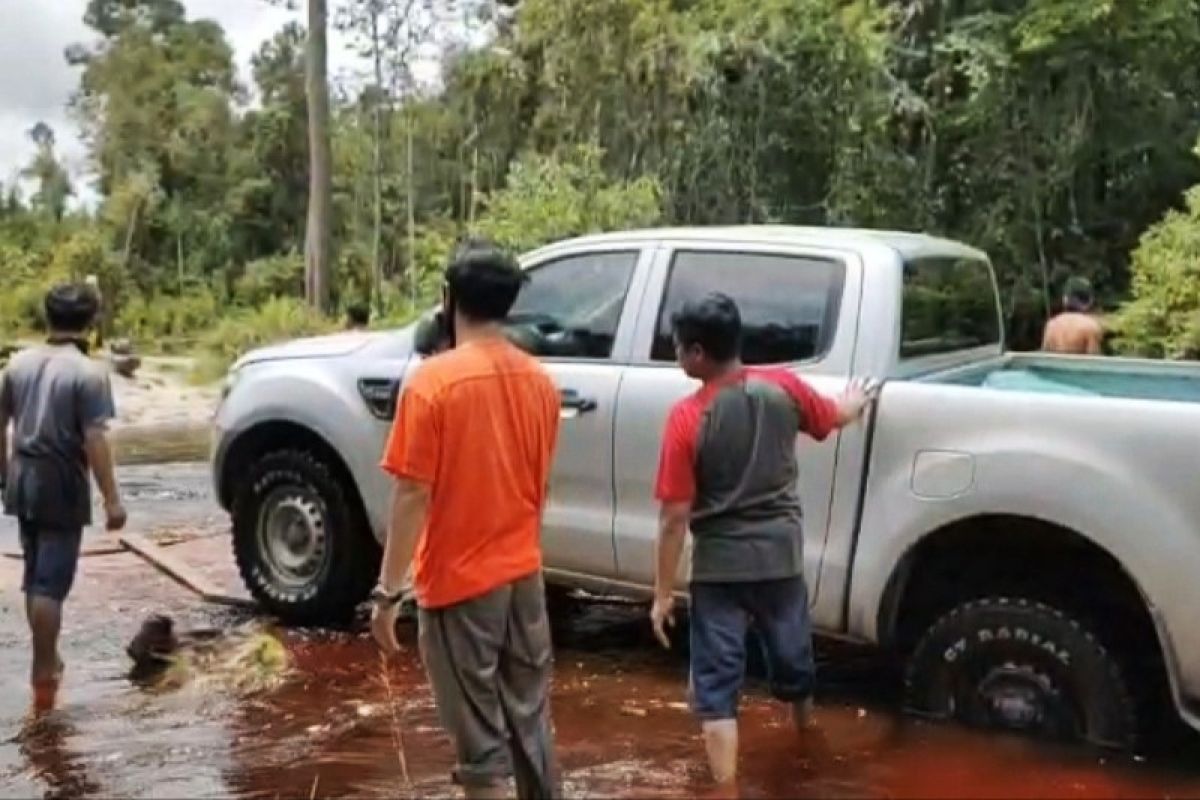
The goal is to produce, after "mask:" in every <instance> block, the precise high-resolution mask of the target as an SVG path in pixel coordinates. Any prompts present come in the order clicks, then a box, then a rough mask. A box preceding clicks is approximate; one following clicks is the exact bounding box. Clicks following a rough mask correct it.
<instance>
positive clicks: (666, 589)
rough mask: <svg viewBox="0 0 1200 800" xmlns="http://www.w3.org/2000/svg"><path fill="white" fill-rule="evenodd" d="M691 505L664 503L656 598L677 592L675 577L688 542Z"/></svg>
mask: <svg viewBox="0 0 1200 800" xmlns="http://www.w3.org/2000/svg"><path fill="white" fill-rule="evenodd" d="M690 514H691V503H663V506H662V510H661V511H660V512H659V517H658V543H657V547H656V551H657V552H656V557H655V564H656V566H655V571H654V596H655V597H658V598H663V599H665V598H668V597H670V596H671V595H672V593H673V592H674V591H675V576H676V574H677V573H678V572H679V561H680V559H681V558H683V545H684V542H686V541H687V530H688V518H689V516H690Z"/></svg>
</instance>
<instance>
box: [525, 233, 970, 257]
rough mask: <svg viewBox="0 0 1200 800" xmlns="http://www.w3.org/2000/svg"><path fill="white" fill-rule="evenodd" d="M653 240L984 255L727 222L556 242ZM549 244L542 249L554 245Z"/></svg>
mask: <svg viewBox="0 0 1200 800" xmlns="http://www.w3.org/2000/svg"><path fill="white" fill-rule="evenodd" d="M655 239H674V240H676V241H679V240H688V239H695V240H713V239H719V240H721V241H723V242H730V243H737V242H745V243H747V244H750V243H758V244H763V243H773V242H789V241H790V242H804V243H808V244H817V245H826V246H832V247H849V248H854V247H861V246H864V245H866V246H870V245H883V246H885V247H888V248H891V249H893V250H895V251H896V252H897V253H899V254H900V255H901V257H903V258H905V259H910V258H919V257H921V256H932V255H941V256H961V257H970V258H987V255H986V254H985V253H983V252H982V251H980V250H977V249H975V248H973V247H969V246H967V245H965V244H962V243H961V242H955V241H953V240H950V239H942V238H939V237H937V236H929V235H928V234H924V233H906V232H903V231H880V230H871V229H868V228H817V227H802V226H798V225H729V226H711V227H690V228H645V229H640V230H630V231H616V232H612V233H597V234H590V235H587V236H580V237H578V238H574V239H568V240H566V241H563V242H557V243H556V245H565V244H573V245H579V244H593V243H594V244H603V243H606V242H611V243H617V242H640V241H648V240H655ZM556 245H549V246H548V247H547V248H546V249H550V248H553V247H555V246H556Z"/></svg>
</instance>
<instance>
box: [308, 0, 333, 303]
mask: <svg viewBox="0 0 1200 800" xmlns="http://www.w3.org/2000/svg"><path fill="white" fill-rule="evenodd" d="M328 16H329V14H328V9H327V8H326V0H308V53H307V58H306V59H305V61H306V70H305V73H306V74H305V91H306V93H307V95H308V165H309V166H308V227H307V230H306V232H305V241H304V292H305V299H307V301H308V304H309V305H310V306H312V307H313V308H315V309H317V310H318V311H321V312H328V311H329V310H330V309H329V288H330V287H329V283H330V279H329V276H330V269H329V260H330V252H329V251H330V207H331V205H332V201H331V195H332V193H333V178H332V175H331V173H332V164H331V161H332V157H331V155H330V144H329V81H328V77H327V73H328V52H327V51H328V47H327V44H326V34H327V29H328V24H327V20H328Z"/></svg>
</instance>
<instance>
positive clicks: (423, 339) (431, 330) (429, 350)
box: [413, 311, 445, 356]
mask: <svg viewBox="0 0 1200 800" xmlns="http://www.w3.org/2000/svg"><path fill="white" fill-rule="evenodd" d="M444 339H445V337H444V336H443V335H442V321H441V312H440V311H439V312H438V313H437V314H434V315H433V316H431V317H426V318H425V319H423V320H421V321H420V322H418V323H417V329H416V331H415V332H414V333H413V349H414V350H416V352H417V353H419V354H421V355H422V356H431V355H433V354H434V353H437V352H439V351H441V350H442V349H443V346H444V344H445V342H444Z"/></svg>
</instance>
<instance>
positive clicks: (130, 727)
mask: <svg viewBox="0 0 1200 800" xmlns="http://www.w3.org/2000/svg"><path fill="white" fill-rule="evenodd" d="M202 478H203V467H189V468H186V470H184V471H182V472H173V471H172V468H157V469H149V470H146V469H143V471H141V472H133V473H129V475H128V479H127V485H129V486H130V488H131V489H133V490H134V492H133V496H132V499H131V500H130V508H131V512H132V513H131V516H132V518H133V519H134V524H135V525H136V524H137V521H138V519H139V515H140V519H141V520H142V521H143V523H145V522H146V520H147V519H148V518H149V519H152V520H153V521H154V522H155V524H158V525H165V526H166V527H167V528H174V527H179V526H181V525H183V524H184V522H185V521H187V520H189V519H192V520H194V521H195V524H193V526H192V529H191V534H190V536H189V537H188V541H186V542H184V543H182V544H178V545H176V546H174V547H173V548H172V552H174V553H175V554H177V555H178V556H180V557H181V558H183V559H185V560H186V561H188V562H189V563H191V564H194V565H197V566H201V567H203V568H204V569H205V571H206V572H207V573H209V574H210V575H212V576H213V577H214V578H215V579H218V580H220V581H222V582H225V583H227V584H228V585H230V586H234V585H236V576H235V575H234V573H233V569H232V565H231V561H232V559H231V558H230V556H229V541H228V537H227V536H226V535H225V534H224V532H223V527H224V523H223V521H222V520H221V519H220V518H219V515H216V514H213V513H211V503H210V501H207V500H206V499H205V498H202V497H197V496H196V495H197V493H198V492H199V491H200V488H199V487H203V485H204V482H203V479H202ZM171 486H175V487H176V488H175V489H174V490H168V489H169V487H171ZM139 487H140V488H139ZM163 487H168V489H164V488H163ZM139 492H140V493H139ZM168 511H169V512H170V513H168ZM0 541H7V540H4V539H3V538H2V537H0ZM19 570H20V562H19V561H17V560H15V559H11V558H0V682H2V688H3V691H2V692H0V796H3V797H117V796H120V797H232V798H276V797H279V798H293V797H299V798H310V797H368V798H372V797H378V798H390V797H397V796H420V797H434V796H446V795H450V794H453V793H454V792H455V788H454V787H453V786H452V785H451V783H450V780H449V768H450V766H451V762H452V755H451V750H450V747H449V744H448V742H447V741H446V739H445V738H444V737H443V735H442V734H441V733H440V731H439V729H438V726H437V722H436V718H435V712H434V708H433V704H432V700H431V697H430V694H429V691H428V689H427V687H426V685H425V682H424V679H423V676H422V674H421V671H420V668H419V664H418V661H417V659H416V657H415V644H414V631H413V630H412V629H411V628H406V629H405V630H404V631H403V633H404V637H403V638H404V641H405V642H406V644H407V649H406V653H405V655H404V656H403V657H402V658H400V659H398V660H396V661H394V662H391V663H388V664H384V663H383V662H382V661H381V659H380V657H379V655H378V652H377V650H376V649H375V647H374V645H373V644H372V642H371V641H370V640H369V639H368V638H366V636H365V635H364V634H362V633H357V634H354V633H313V632H300V631H282V632H280V635H281V636H282V637H283V640H284V642H285V644H286V647H287V650H288V652H289V654H290V656H291V659H292V662H293V664H292V671H291V673H290V676H289V678H288V680H287V682H286V683H285V684H284V686H283V687H282V688H280V689H278V690H276V691H273V692H269V693H263V694H259V695H251V696H238V695H237V693H236V692H235V691H233V690H232V688H224V687H222V686H220V685H211V684H210V685H204V686H201V685H198V684H192V685H188V686H185V687H183V688H182V689H179V690H177V691H173V692H166V693H159V694H151V693H147V692H144V691H142V690H139V689H138V688H136V687H134V686H133V685H132V684H130V683H129V682H128V681H127V680H126V679H125V676H124V673H125V670H126V669H127V666H128V664H127V659H126V657H125V655H124V647H125V644H126V643H127V641H128V639H129V638H130V636H132V634H133V633H134V632H135V631H136V629H137V627H138V625H139V623H140V621H141V620H142V619H143V618H144V617H145V616H146V615H147V614H150V613H154V612H165V613H170V614H172V615H173V616H175V617H176V619H177V620H178V622H179V624H180V625H181V626H182V627H187V626H205V625H213V624H216V625H233V624H235V623H237V622H238V621H240V620H242V619H243V618H242V617H238V616H235V615H234V614H233V612H229V611H225V610H219V609H216V608H214V607H212V606H205V605H203V604H201V603H199V602H198V601H197V600H196V599H195V598H194V597H193V596H191V595H190V594H188V593H187V592H185V591H184V590H182V589H180V588H179V587H178V586H177V585H176V584H174V583H172V582H171V581H169V580H168V579H167V578H165V577H163V576H161V575H160V574H159V573H157V572H156V571H155V570H153V569H152V568H151V567H150V566H148V565H147V564H146V563H145V562H143V561H140V560H139V559H138V558H136V557H135V556H133V555H130V554H110V555H97V556H93V557H89V558H85V559H84V561H83V563H82V565H81V576H80V579H79V581H78V583H77V586H76V590H75V593H74V596H73V598H72V601H71V603H70V605H69V606H68V616H67V620H66V628H65V631H64V640H63V655H64V659H65V661H66V663H67V678H66V683H65V686H64V691H63V695H62V697H61V703H60V707H59V709H58V710H57V711H55V712H53V713H51V714H50V715H49V716H47V717H45V718H43V719H42V720H40V721H39V722H37V723H36V724H29V723H27V722H26V721H25V709H26V703H27V698H28V690H27V687H26V682H25V675H26V670H27V643H26V634H25V629H24V620H23V617H22V614H21V609H20V603H21V598H20V595H19V594H18V592H17V585H18V583H19ZM555 627H556V642H557V667H556V671H555V685H554V694H553V704H554V720H555V725H556V729H557V736H558V745H559V753H560V756H561V760H562V764H563V767H564V778H565V785H566V789H567V792H568V794H569V795H570V796H572V797H585V796H601V797H688V796H695V795H696V794H702V793H704V792H705V791H706V790H707V789H708V783H707V780H706V774H705V767H704V760H703V749H702V745H701V742H700V741H699V739H698V737H697V730H696V725H695V723H694V721H693V720H692V719H691V717H690V715H689V714H688V712H687V709H686V707H685V706H684V701H685V695H684V686H685V677H686V663H685V661H684V660H683V658H682V656H681V655H679V654H675V653H667V652H664V651H662V650H661V649H659V648H658V647H657V646H656V645H655V644H654V643H653V641H652V638H651V637H650V635H649V631H648V630H647V626H646V624H645V622H644V611H643V610H642V609H639V608H636V607H623V606H614V605H598V604H588V605H584V606H580V607H579V608H577V609H575V612H574V613H572V614H570V615H563V616H560V617H559V618H558V619H557V620H556V625H555ZM821 654H822V655H821V658H822V673H821V680H822V695H821V698H820V702H819V707H818V721H819V723H820V727H821V730H822V733H823V735H822V736H820V737H815V738H812V739H810V740H808V741H805V742H803V743H798V742H797V741H796V739H795V738H794V734H793V733H791V732H790V728H789V726H788V722H787V718H786V715H785V714H784V712H783V711H782V710H781V709H780V708H778V707H776V706H775V705H773V704H772V703H771V702H769V701H768V700H767V699H765V698H764V697H763V695H762V694H761V692H760V691H759V690H758V689H757V688H756V689H754V690H753V691H752V692H751V695H750V697H749V698H748V699H747V702H746V703H745V710H744V715H743V721H742V749H743V753H744V758H743V763H742V774H743V784H742V791H743V795H744V796H746V797H871V798H876V797H880V798H881V797H947V798H950V797H979V798H984V797H987V798H992V797H1030V798H1033V797H1074V798H1116V797H1155V798H1158V797H1188V796H1200V762H1197V764H1196V765H1195V767H1192V768H1189V767H1188V765H1187V764H1186V763H1175V764H1170V765H1166V764H1146V763H1137V762H1134V761H1133V760H1119V761H1107V762H1105V761H1104V760H1103V759H1100V758H1099V757H1097V756H1096V755H1095V754H1094V753H1087V752H1083V751H1073V750H1066V749H1057V748H1052V747H1048V746H1047V745H1044V744H1035V743H1030V742H1025V741H1021V740H1016V739H1007V738H1002V737H997V736H985V735H979V734H974V733H970V732H967V731H963V730H961V729H957V728H954V727H948V726H935V725H926V724H921V723H919V722H915V721H913V720H908V719H903V718H901V717H899V716H897V715H896V714H895V713H894V708H895V700H894V698H893V696H892V691H891V689H890V688H889V684H888V683H887V682H886V681H885V680H884V678H883V677H882V676H883V674H884V671H883V670H881V669H880V668H879V666H878V665H877V664H875V663H873V661H872V660H871V658H869V657H867V656H866V655H864V654H863V653H859V652H857V651H851V650H848V649H847V648H845V647H840V646H839V647H836V648H830V647H826V648H822V650H821ZM1186 760H1187V759H1179V761H1181V762H1186Z"/></svg>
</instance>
